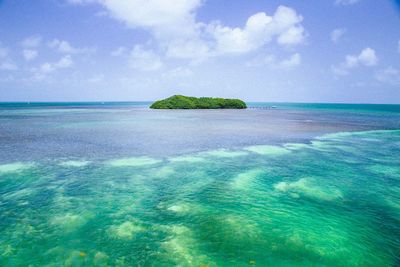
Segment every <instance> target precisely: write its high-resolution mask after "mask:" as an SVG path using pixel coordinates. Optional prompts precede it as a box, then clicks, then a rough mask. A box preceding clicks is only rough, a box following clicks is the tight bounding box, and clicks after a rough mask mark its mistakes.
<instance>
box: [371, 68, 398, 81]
mask: <svg viewBox="0 0 400 267" xmlns="http://www.w3.org/2000/svg"><path fill="white" fill-rule="evenodd" d="M375 78H376V79H377V80H378V81H380V82H382V83H386V84H389V85H400V70H398V69H395V68H393V67H388V68H386V69H384V70H381V71H378V72H377V73H376V74H375Z"/></svg>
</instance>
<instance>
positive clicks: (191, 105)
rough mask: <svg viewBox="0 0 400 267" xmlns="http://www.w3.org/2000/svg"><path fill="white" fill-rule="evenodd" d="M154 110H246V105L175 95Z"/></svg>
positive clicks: (154, 107)
mask: <svg viewBox="0 0 400 267" xmlns="http://www.w3.org/2000/svg"><path fill="white" fill-rule="evenodd" d="M150 108H152V109H245V108H247V106H246V103H245V102H243V101H242V100H240V99H226V98H213V97H200V98H197V97H189V96H183V95H174V96H171V97H169V98H166V99H163V100H158V101H156V102H154V103H153V104H152V105H151V106H150Z"/></svg>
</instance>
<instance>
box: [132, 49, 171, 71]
mask: <svg viewBox="0 0 400 267" xmlns="http://www.w3.org/2000/svg"><path fill="white" fill-rule="evenodd" d="M129 62H130V66H131V67H132V68H134V69H137V70H141V71H155V70H158V69H160V68H161V67H162V65H163V63H162V62H161V59H160V58H159V56H158V55H157V54H156V53H154V52H153V51H151V50H146V49H144V48H143V47H142V46H140V45H136V46H135V47H134V48H133V49H132V51H131V53H130V58H129Z"/></svg>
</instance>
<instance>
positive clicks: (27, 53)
mask: <svg viewBox="0 0 400 267" xmlns="http://www.w3.org/2000/svg"><path fill="white" fill-rule="evenodd" d="M38 54H39V53H38V51H37V50H32V49H24V50H23V51H22V55H23V56H24V58H25V60H26V61H31V60H34V59H35V58H36V57H37V56H38Z"/></svg>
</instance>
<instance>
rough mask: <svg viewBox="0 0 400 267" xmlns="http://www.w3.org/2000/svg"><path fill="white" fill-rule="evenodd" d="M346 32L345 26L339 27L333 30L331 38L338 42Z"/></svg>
mask: <svg viewBox="0 0 400 267" xmlns="http://www.w3.org/2000/svg"><path fill="white" fill-rule="evenodd" d="M345 33H346V29H344V28H338V29H334V30H333V31H332V32H331V40H332V42H334V43H337V42H338V41H339V39H340V38H342V36H343V35H344V34H345Z"/></svg>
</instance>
